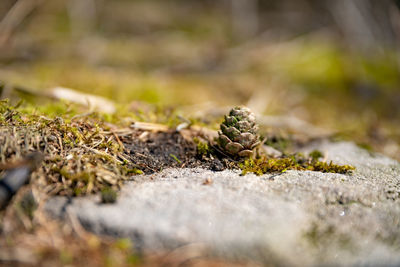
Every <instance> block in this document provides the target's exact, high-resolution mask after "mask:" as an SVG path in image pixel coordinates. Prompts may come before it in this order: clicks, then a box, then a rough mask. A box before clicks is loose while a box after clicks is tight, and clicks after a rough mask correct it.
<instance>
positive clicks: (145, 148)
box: [122, 131, 228, 174]
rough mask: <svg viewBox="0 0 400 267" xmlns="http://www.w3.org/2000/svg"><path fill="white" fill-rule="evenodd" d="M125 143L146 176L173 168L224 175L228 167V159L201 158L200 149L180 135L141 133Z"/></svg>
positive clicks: (168, 132) (173, 133)
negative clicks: (203, 170)
mask: <svg viewBox="0 0 400 267" xmlns="http://www.w3.org/2000/svg"><path fill="white" fill-rule="evenodd" d="M122 142H123V143H124V146H125V149H126V150H127V151H128V152H129V155H130V160H131V162H134V163H135V164H136V165H137V168H138V169H140V170H142V171H143V172H144V173H146V174H150V173H154V172H159V171H161V170H163V169H166V168H170V167H180V168H183V167H187V168H195V167H203V168H205V169H210V170H213V171H222V170H223V169H225V168H226V167H227V165H228V161H227V160H226V159H219V158H217V157H204V156H201V155H198V153H197V145H196V144H195V143H194V142H193V141H192V140H189V139H187V138H184V136H182V134H181V133H179V132H177V131H167V132H143V131H137V132H135V133H133V134H132V135H131V136H129V138H126V137H125V138H123V139H122Z"/></svg>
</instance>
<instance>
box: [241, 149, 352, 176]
mask: <svg viewBox="0 0 400 267" xmlns="http://www.w3.org/2000/svg"><path fill="white" fill-rule="evenodd" d="M315 154H316V153H315ZM313 156H315V155H314V154H311V156H309V157H308V158H307V157H304V156H303V155H301V154H295V155H292V156H288V157H284V158H267V157H265V156H262V157H260V158H257V159H247V160H245V161H244V162H242V163H239V164H238V166H239V167H240V169H241V170H242V174H243V175H245V174H247V173H255V174H257V175H262V174H265V173H270V172H285V171H287V170H299V171H320V172H330V173H342V174H347V173H351V172H352V171H353V170H354V169H355V168H354V167H353V166H350V165H337V164H334V163H332V162H329V163H327V162H323V161H318V160H317V159H315V157H314V158H313Z"/></svg>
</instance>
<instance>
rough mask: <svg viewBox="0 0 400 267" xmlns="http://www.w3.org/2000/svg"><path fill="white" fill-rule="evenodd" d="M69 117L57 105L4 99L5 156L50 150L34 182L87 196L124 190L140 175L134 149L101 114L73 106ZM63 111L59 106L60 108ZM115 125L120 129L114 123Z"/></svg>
mask: <svg viewBox="0 0 400 267" xmlns="http://www.w3.org/2000/svg"><path fill="white" fill-rule="evenodd" d="M59 107H60V108H61V109H63V110H64V108H65V107H67V108H68V110H70V111H67V112H65V113H64V114H63V118H61V117H58V116H56V115H57V114H58V113H57V112H56V113H54V109H53V108H51V109H46V110H47V111H48V113H47V114H44V113H41V112H39V111H38V110H35V111H33V112H32V111H31V107H28V108H26V107H23V106H20V105H18V106H11V105H10V104H9V103H8V101H1V102H0V124H1V128H0V133H1V135H0V152H1V156H0V160H1V162H2V163H6V162H9V161H12V159H14V158H19V157H21V156H24V155H26V154H28V153H29V152H32V151H41V152H43V153H44V155H45V160H44V162H43V164H42V166H41V167H40V168H39V169H38V170H37V171H36V172H34V179H33V181H35V182H38V183H42V184H47V186H48V189H47V190H49V193H51V194H61V195H85V194H89V193H96V192H99V191H101V190H102V189H103V188H106V187H109V186H111V187H113V189H118V188H119V187H120V186H121V185H122V182H123V181H124V180H126V179H128V178H129V177H130V176H131V175H133V174H140V173H141V171H140V170H139V169H138V168H137V166H136V165H135V164H134V163H132V162H131V161H130V160H128V157H129V155H128V154H127V153H128V152H127V151H125V148H124V145H123V144H122V142H121V141H120V137H118V134H117V133H115V132H114V128H115V126H113V125H112V124H109V123H106V122H105V121H104V120H103V119H102V116H101V115H99V114H97V113H90V114H87V115H83V116H82V115H81V116H75V114H76V113H75V112H73V111H72V110H73V109H75V108H76V109H77V110H78V108H79V107H73V106H72V105H66V104H64V103H60V104H59ZM56 110H58V108H56ZM113 127H114V128H113Z"/></svg>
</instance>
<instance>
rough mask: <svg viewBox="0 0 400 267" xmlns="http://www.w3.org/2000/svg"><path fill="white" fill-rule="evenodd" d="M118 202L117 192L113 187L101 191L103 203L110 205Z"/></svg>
mask: <svg viewBox="0 0 400 267" xmlns="http://www.w3.org/2000/svg"><path fill="white" fill-rule="evenodd" d="M116 201H117V192H116V191H115V190H114V189H113V188H111V187H105V188H103V189H102V190H101V203H104V204H109V203H115V202H116Z"/></svg>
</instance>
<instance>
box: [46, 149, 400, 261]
mask: <svg viewBox="0 0 400 267" xmlns="http://www.w3.org/2000/svg"><path fill="white" fill-rule="evenodd" d="M315 148H317V149H319V150H321V151H322V152H324V154H325V155H326V156H327V159H328V160H332V161H333V162H335V163H340V164H352V165H354V166H355V167H356V168H357V169H356V170H355V171H354V173H353V174H352V175H342V174H332V173H320V172H310V171H303V172H300V171H287V172H285V173H282V174H278V175H277V174H267V175H263V176H255V175H251V174H250V175H246V176H240V173H239V172H237V171H230V170H225V171H222V172H212V171H209V170H204V169H200V168H196V169H167V170H164V171H163V172H161V173H157V174H153V175H140V176H134V177H133V180H132V181H130V182H127V183H126V185H125V186H124V188H123V189H122V191H121V193H120V196H119V199H118V202H117V203H116V204H113V205H102V204H100V203H99V198H98V196H93V197H86V198H74V199H72V200H70V201H67V199H65V198H62V197H57V198H53V199H52V200H50V201H49V202H48V203H47V210H48V211H49V213H50V214H52V215H54V216H57V217H63V216H65V215H66V214H68V215H69V216H76V217H77V218H78V220H79V221H80V222H81V223H82V225H83V226H84V227H85V228H87V229H89V230H90V231H93V232H95V233H97V234H107V235H112V236H117V237H130V238H131V239H132V240H133V241H134V244H135V245H136V247H137V249H139V250H140V249H146V250H154V251H159V250H167V251H172V250H175V249H177V248H180V247H182V246H186V245H188V244H197V245H199V247H202V248H205V250H204V251H207V252H205V253H209V254H212V255H217V256H221V257H226V258H229V259H238V260H249V259H251V260H252V261H256V262H260V263H262V264H272V265H284V266H286V265H290V266H304V265H362V266H364V265H366V266H368V265H370V266H376V265H380V266H382V265H384V266H387V265H392V266H399V265H400V200H399V199H400V164H399V163H398V162H397V161H394V160H392V159H389V158H387V157H383V156H377V155H371V154H370V153H368V152H367V151H364V150H362V149H359V148H358V147H357V146H356V145H354V144H353V143H349V142H341V143H319V144H313V145H311V146H309V147H307V148H305V149H304V151H305V152H307V151H311V150H313V149H315ZM206 180H207V182H206V183H205V181H206Z"/></svg>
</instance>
